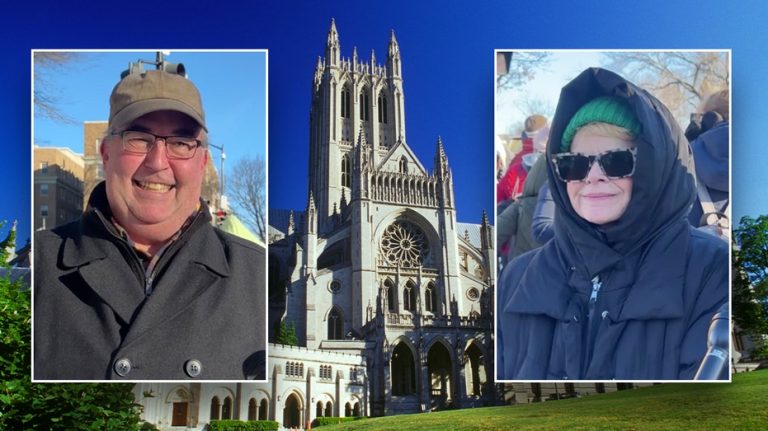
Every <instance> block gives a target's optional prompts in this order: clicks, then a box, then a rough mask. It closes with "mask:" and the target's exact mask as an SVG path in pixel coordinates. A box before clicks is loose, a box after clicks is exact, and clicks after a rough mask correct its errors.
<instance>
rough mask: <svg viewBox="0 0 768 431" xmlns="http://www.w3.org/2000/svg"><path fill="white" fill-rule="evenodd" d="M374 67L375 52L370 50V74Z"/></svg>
mask: <svg viewBox="0 0 768 431" xmlns="http://www.w3.org/2000/svg"><path fill="white" fill-rule="evenodd" d="M374 67H376V52H375V51H374V50H371V73H373V68H374Z"/></svg>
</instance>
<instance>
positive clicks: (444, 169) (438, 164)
mask: <svg viewBox="0 0 768 431" xmlns="http://www.w3.org/2000/svg"><path fill="white" fill-rule="evenodd" d="M434 170H435V173H436V174H437V175H438V177H447V176H449V175H450V171H449V169H448V156H446V155H445V148H443V138H441V137H440V136H438V137H437V151H435V167H434Z"/></svg>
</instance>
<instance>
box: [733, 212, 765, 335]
mask: <svg viewBox="0 0 768 431" xmlns="http://www.w3.org/2000/svg"><path fill="white" fill-rule="evenodd" d="M734 237H735V239H736V242H737V243H738V244H739V245H738V246H737V247H734V251H733V257H734V258H733V271H732V275H733V282H732V304H731V307H732V309H733V320H734V321H735V322H736V324H738V325H739V328H741V330H742V331H744V332H746V333H749V334H768V216H766V215H762V216H759V217H758V218H756V219H754V218H751V217H743V218H742V219H741V222H740V223H739V227H738V228H737V229H735V231H734Z"/></svg>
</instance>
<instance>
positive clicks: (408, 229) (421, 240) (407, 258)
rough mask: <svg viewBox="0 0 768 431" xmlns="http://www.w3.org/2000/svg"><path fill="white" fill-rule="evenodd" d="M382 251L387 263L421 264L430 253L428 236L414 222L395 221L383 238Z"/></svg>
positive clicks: (414, 265) (392, 264) (393, 264)
mask: <svg viewBox="0 0 768 431" xmlns="http://www.w3.org/2000/svg"><path fill="white" fill-rule="evenodd" d="M381 253H382V257H383V258H384V261H385V263H386V264H387V265H391V266H397V265H398V264H400V266H402V267H417V266H421V265H422V264H423V263H424V260H425V259H426V258H427V255H428V253H429V247H428V244H427V237H426V235H424V232H422V231H421V229H419V228H417V227H416V226H415V225H413V224H412V223H409V222H407V221H397V222H394V223H392V224H391V225H389V226H387V229H386V230H385V231H384V235H383V236H382V238H381Z"/></svg>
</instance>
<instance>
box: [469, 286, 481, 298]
mask: <svg viewBox="0 0 768 431" xmlns="http://www.w3.org/2000/svg"><path fill="white" fill-rule="evenodd" d="M467 298H469V300H470V301H477V300H478V298H480V291H479V290H477V288H475V287H470V288H469V290H467Z"/></svg>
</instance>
